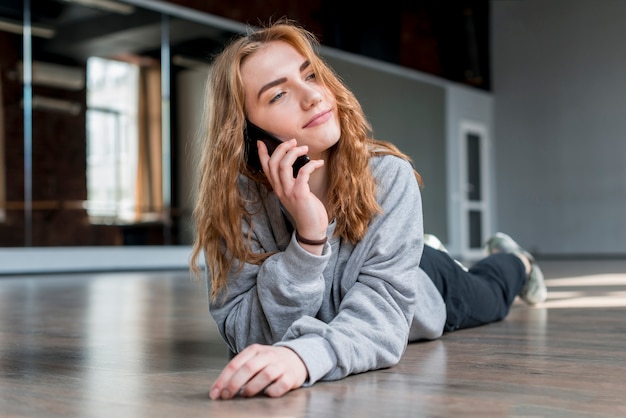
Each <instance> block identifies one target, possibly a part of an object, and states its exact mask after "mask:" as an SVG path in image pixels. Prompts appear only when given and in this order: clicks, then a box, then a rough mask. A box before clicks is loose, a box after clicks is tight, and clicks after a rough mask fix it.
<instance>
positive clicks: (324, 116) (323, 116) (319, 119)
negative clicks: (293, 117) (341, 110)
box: [304, 110, 333, 128]
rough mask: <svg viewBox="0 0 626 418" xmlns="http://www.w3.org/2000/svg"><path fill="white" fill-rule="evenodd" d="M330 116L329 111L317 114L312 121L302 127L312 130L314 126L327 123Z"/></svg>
mask: <svg viewBox="0 0 626 418" xmlns="http://www.w3.org/2000/svg"><path fill="white" fill-rule="evenodd" d="M332 116H333V114H332V112H331V111H330V110H327V111H325V112H322V113H318V114H317V115H315V116H314V117H313V119H311V120H310V121H309V122H308V123H307V124H306V125H304V128H312V127H314V126H318V125H321V124H323V123H325V122H326V121H328V120H329V119H330V118H331V117H332Z"/></svg>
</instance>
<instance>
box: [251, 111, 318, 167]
mask: <svg viewBox="0 0 626 418" xmlns="http://www.w3.org/2000/svg"><path fill="white" fill-rule="evenodd" d="M243 135H244V137H245V141H246V151H245V152H246V162H247V163H248V166H250V168H252V169H253V170H254V171H256V172H261V171H263V169H262V167H261V161H260V160H259V150H258V148H257V146H256V141H259V140H260V141H263V143H264V144H265V146H266V147H267V151H268V152H269V154H270V155H272V153H273V152H274V150H275V149H276V147H277V146H278V145H280V143H281V142H283V141H281V140H280V139H278V138H276V137H275V136H274V135H272V134H271V133H269V132H267V131H265V130H263V129H261V128H259V127H258V126H256V125H255V124H254V123H252V122H250V121H249V120H247V119H246V128H245V130H244V133H243ZM309 161H310V159H309V157H308V156H307V155H302V156H300V157H298V158H297V159H296V162H295V163H294V164H293V176H294V177H297V176H298V171H300V169H301V168H302V166H304V165H305V164H306V163H308V162H309Z"/></svg>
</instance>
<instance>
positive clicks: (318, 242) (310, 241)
mask: <svg viewBox="0 0 626 418" xmlns="http://www.w3.org/2000/svg"><path fill="white" fill-rule="evenodd" d="M296 240H298V242H301V243H302V244H307V245H324V244H326V241H328V237H324V238H323V239H307V238H304V237H303V236H302V235H300V234H298V231H297V230H296Z"/></svg>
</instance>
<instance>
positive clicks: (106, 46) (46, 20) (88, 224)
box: [8, 0, 163, 246]
mask: <svg viewBox="0 0 626 418" xmlns="http://www.w3.org/2000/svg"><path fill="white" fill-rule="evenodd" d="M31 15H32V20H33V37H32V45H33V66H32V68H33V110H32V112H33V122H32V128H33V136H32V138H33V141H32V143H33V147H32V178H33V181H32V205H33V211H32V245H33V246H63V245H72V246H73V245H117V244H127V243H131V242H132V243H137V242H141V243H144V244H161V243H162V242H163V239H162V235H163V234H162V229H163V222H162V219H160V218H158V217H157V218H156V219H154V218H152V219H150V221H149V222H146V219H145V218H144V217H143V216H142V215H143V212H142V210H141V209H140V208H138V203H137V202H138V200H139V197H140V196H141V194H140V192H139V191H138V188H137V179H138V177H139V174H138V172H139V170H138V169H139V166H138V164H139V158H138V155H139V152H138V142H139V140H138V133H137V132H138V127H137V120H138V117H139V116H138V112H139V107H140V104H139V103H140V102H141V103H142V105H144V106H146V108H149V107H150V106H149V105H150V103H152V102H156V107H157V108H158V109H159V110H160V108H161V97H160V82H157V92H156V94H154V93H153V94H152V96H151V98H150V99H149V100H144V101H140V100H139V95H140V94H141V93H140V92H142V90H140V89H139V86H138V80H139V75H138V73H139V68H143V66H145V67H147V68H154V67H156V68H157V72H158V68H159V66H160V50H161V15H160V14H159V13H156V12H154V11H149V10H146V9H143V8H139V7H135V6H132V5H127V4H124V3H122V2H75V1H66V0H45V1H44V0H32V13H31ZM35 29H37V30H41V29H46V30H48V32H45V33H44V32H36V30H35ZM158 79H159V78H158V77H157V80H158ZM156 124H157V126H159V131H158V144H157V145H158V147H159V148H160V143H161V135H160V126H161V115H160V112H159V113H158V120H157V122H156ZM161 163H162V162H161V161H159V164H161ZM158 169H159V170H157V171H156V174H154V172H148V173H144V182H146V183H151V182H152V179H151V178H150V176H153V175H156V176H157V177H160V175H161V174H160V173H161V171H160V169H161V167H160V166H159V167H158ZM145 176H148V177H147V178H145ZM160 181H161V179H160V178H159V179H158V182H157V183H158V184H160ZM158 198H160V199H162V196H161V195H159V196H158ZM138 223H139V224H140V225H141V227H140V228H139V230H140V232H137V230H138V229H137V228H136V227H137V224H138ZM129 231H130V232H129ZM138 233H139V234H142V236H145V237H149V238H146V239H136V235H137V234H138ZM129 234H131V235H133V236H132V238H131V239H129ZM8 245H19V243H8Z"/></svg>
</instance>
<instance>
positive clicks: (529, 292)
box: [485, 232, 548, 305]
mask: <svg viewBox="0 0 626 418" xmlns="http://www.w3.org/2000/svg"><path fill="white" fill-rule="evenodd" d="M485 250H486V251H487V253H488V254H495V253H511V254H515V253H517V254H522V255H524V256H525V257H526V258H528V260H529V261H530V273H528V277H527V279H526V284H525V285H524V287H523V288H522V291H521V292H520V294H519V296H520V297H521V298H522V299H523V300H524V301H525V302H526V303H528V304H529V305H536V304H538V303H542V302H545V300H546V298H547V297H548V289H547V288H546V284H545V282H544V279H543V272H542V271H541V269H540V268H539V266H538V265H537V263H536V261H535V257H533V256H532V255H531V254H530V253H529V252H528V251H526V250H525V249H523V248H522V247H521V246H520V245H519V244H518V243H517V242H515V240H514V239H513V238H511V237H510V236H508V235H507V234H505V233H503V232H497V233H496V234H495V235H494V236H492V237H491V238H489V239H488V240H487V242H486V243H485Z"/></svg>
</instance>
